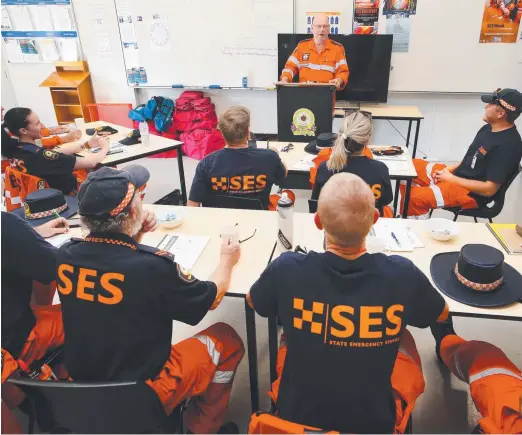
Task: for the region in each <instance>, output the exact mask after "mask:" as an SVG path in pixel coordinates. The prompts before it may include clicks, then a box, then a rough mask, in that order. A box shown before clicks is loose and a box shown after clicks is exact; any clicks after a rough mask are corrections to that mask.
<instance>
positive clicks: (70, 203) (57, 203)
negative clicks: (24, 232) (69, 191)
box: [12, 189, 78, 227]
mask: <svg viewBox="0 0 522 435" xmlns="http://www.w3.org/2000/svg"><path fill="white" fill-rule="evenodd" d="M53 210H56V212H57V213H58V214H59V215H60V216H61V217H63V218H65V219H68V218H70V217H71V216H74V215H75V214H76V213H78V200H77V199H76V198H74V197H72V196H66V195H64V194H63V193H62V192H61V191H59V190H56V189H41V190H36V191H34V192H31V193H30V194H29V195H27V197H26V198H25V201H24V205H23V207H21V208H17V209H16V210H13V211H12V213H15V214H16V215H18V216H20V217H21V218H22V219H25V220H26V221H27V223H28V224H30V225H31V226H33V227H37V226H40V225H43V224H45V223H47V222H49V221H52V220H53V219H56V215H55V214H54V212H53ZM40 215H41V216H42V217H38V216H40Z"/></svg>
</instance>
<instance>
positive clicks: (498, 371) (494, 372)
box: [469, 367, 522, 384]
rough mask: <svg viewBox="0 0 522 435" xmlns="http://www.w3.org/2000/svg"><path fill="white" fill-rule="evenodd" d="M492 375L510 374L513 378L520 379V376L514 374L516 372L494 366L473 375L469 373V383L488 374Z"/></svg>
mask: <svg viewBox="0 0 522 435" xmlns="http://www.w3.org/2000/svg"><path fill="white" fill-rule="evenodd" d="M492 375H507V376H512V377H513V378H515V379H519V380H521V381H522V376H520V375H518V374H516V373H513V372H512V371H510V370H506V369H503V368H500V367H495V368H492V369H486V370H482V371H481V372H478V373H475V374H474V375H471V376H470V377H469V383H470V384H471V383H473V382H475V381H478V380H480V379H483V378H487V377H488V376H492Z"/></svg>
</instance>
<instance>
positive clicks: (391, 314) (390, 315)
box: [386, 304, 404, 335]
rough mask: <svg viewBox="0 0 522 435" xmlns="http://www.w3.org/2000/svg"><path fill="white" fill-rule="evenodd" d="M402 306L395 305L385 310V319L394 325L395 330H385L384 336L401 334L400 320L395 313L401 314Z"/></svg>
mask: <svg viewBox="0 0 522 435" xmlns="http://www.w3.org/2000/svg"><path fill="white" fill-rule="evenodd" d="M403 312H404V306H402V305H399V304H396V305H392V306H391V307H390V308H388V310H386V318H387V319H388V322H390V323H392V324H394V325H395V328H388V327H387V328H386V335H397V334H398V333H399V332H401V326H402V319H401V318H400V317H399V316H398V315H397V313H403Z"/></svg>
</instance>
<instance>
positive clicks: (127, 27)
mask: <svg viewBox="0 0 522 435" xmlns="http://www.w3.org/2000/svg"><path fill="white" fill-rule="evenodd" d="M120 37H121V42H123V43H124V44H135V43H136V32H135V31H134V24H132V23H120Z"/></svg>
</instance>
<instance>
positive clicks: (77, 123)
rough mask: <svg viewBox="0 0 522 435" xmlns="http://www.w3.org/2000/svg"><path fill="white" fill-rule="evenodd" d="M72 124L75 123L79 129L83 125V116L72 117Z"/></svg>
mask: <svg viewBox="0 0 522 435" xmlns="http://www.w3.org/2000/svg"><path fill="white" fill-rule="evenodd" d="M74 124H75V125H76V128H78V129H80V130H81V129H82V128H83V127H85V119H83V118H75V119H74Z"/></svg>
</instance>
